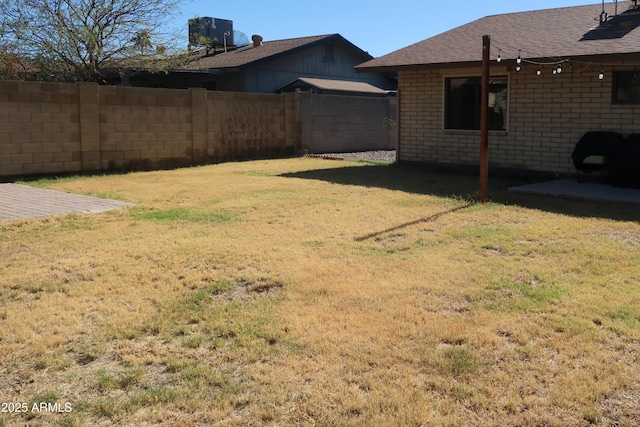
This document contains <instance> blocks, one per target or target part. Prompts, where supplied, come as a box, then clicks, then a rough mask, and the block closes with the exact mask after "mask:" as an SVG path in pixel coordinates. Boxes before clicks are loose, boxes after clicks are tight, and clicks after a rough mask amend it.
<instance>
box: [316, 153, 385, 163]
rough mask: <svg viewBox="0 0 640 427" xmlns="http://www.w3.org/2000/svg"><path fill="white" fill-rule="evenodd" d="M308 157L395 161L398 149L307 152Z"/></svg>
mask: <svg viewBox="0 0 640 427" xmlns="http://www.w3.org/2000/svg"><path fill="white" fill-rule="evenodd" d="M307 157H319V158H322V159H332V160H362V161H366V162H380V163H394V162H395V161H396V150H376V151H359V152H355V153H324V154H307Z"/></svg>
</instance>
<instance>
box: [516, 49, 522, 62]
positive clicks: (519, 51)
mask: <svg viewBox="0 0 640 427" xmlns="http://www.w3.org/2000/svg"><path fill="white" fill-rule="evenodd" d="M521 52H522V50H518V59H516V63H517V64H520V63H522V58H521V57H520V53H521Z"/></svg>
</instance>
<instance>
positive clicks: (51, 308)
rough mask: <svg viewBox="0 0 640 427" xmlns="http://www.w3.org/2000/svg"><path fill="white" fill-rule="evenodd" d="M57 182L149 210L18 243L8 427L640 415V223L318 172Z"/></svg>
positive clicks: (256, 170) (1, 379)
mask: <svg viewBox="0 0 640 427" xmlns="http://www.w3.org/2000/svg"><path fill="white" fill-rule="evenodd" d="M39 185H42V186H45V187H48V188H55V189H59V190H65V191H72V192H78V193H82V194H114V195H120V196H121V197H122V198H124V199H126V200H127V201H130V202H132V203H135V204H136V207H134V208H132V209H129V210H126V211H114V212H108V213H104V214H99V215H91V216H67V217H55V218H42V219H38V220H30V221H22V222H15V223H2V224H0V271H1V272H2V277H3V280H2V283H0V328H1V331H2V332H1V333H0V402H24V403H26V404H27V406H28V408H29V410H28V411H27V412H23V413H15V412H13V413H8V412H4V413H0V426H3V425H7V426H9V425H25V424H31V425H59V426H62V425H64V426H83V425H132V426H133V425H167V426H169V425H172V426H173V425H185V426H186V425H189V426H205V425H226V426H240V425H313V424H317V425H345V426H348V425H427V424H430V423H431V424H434V425H476V426H491V425H496V424H501V425H569V426H584V425H633V424H634V423H635V422H636V420H637V419H638V416H639V413H638V405H637V401H638V395H639V393H640V389H639V387H640V385H639V384H638V381H637V378H639V377H640V370H639V369H640V368H638V367H639V366H640V363H638V362H639V360H638V354H640V353H639V352H640V346H639V343H640V315H639V310H638V301H640V290H639V289H638V287H637V286H636V285H637V283H638V279H639V278H640V261H639V260H640V245H638V244H637V240H638V236H640V225H639V223H638V219H637V212H636V211H635V210H634V209H636V208H635V207H633V208H631V207H627V206H616V205H606V206H602V205H598V206H594V205H591V204H586V203H583V202H578V201H571V200H561V201H559V200H557V199H545V198H540V197H529V196H527V197H526V198H524V197H522V198H518V197H519V196H516V195H513V194H511V193H508V192H507V191H506V190H505V191H503V190H502V189H506V188H507V187H508V186H510V185H512V183H511V182H509V183H507V182H503V181H499V180H492V181H491V188H492V194H491V198H492V200H493V202H491V203H488V204H485V205H482V204H476V203H473V202H471V203H470V202H469V201H468V200H470V197H468V195H470V194H471V195H472V194H473V193H474V191H475V188H476V186H477V182H476V178H475V177H465V176H460V175H441V174H436V173H431V172H427V171H421V170H415V169H403V168H398V167H395V166H382V165H371V164H366V163H353V162H348V161H344V162H333V161H325V160H322V159H310V158H304V159H287V160H270V161H255V162H241V163H228V164H220V165H213V166H207V167H199V168H189V169H180V170H174V171H161V172H145V173H133V174H125V175H117V176H100V177H98V176H96V177H86V178H81V177H80V178H73V179H65V180H62V181H59V182H58V181H46V182H42V183H40V184H39ZM34 403H36V404H37V405H40V404H42V403H44V404H45V406H43V407H48V406H47V405H48V404H51V405H52V406H51V408H63V409H64V408H65V404H69V405H71V407H72V411H70V412H63V411H61V412H58V411H48V412H45V411H40V412H36V411H32V410H31V409H32V407H33V404H34ZM56 404H57V405H58V406H56ZM36 407H37V408H39V407H40V406H36Z"/></svg>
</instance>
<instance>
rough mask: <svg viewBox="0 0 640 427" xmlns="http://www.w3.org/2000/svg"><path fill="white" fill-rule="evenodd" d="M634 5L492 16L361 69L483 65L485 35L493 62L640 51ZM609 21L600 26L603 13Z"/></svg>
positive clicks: (639, 11)
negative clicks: (487, 37) (489, 39)
mask: <svg viewBox="0 0 640 427" xmlns="http://www.w3.org/2000/svg"><path fill="white" fill-rule="evenodd" d="M632 3H633V2H632V1H627V2H622V1H620V2H619V3H618V5H617V8H618V16H615V17H614V15H615V8H616V5H614V4H613V3H611V2H609V3H607V4H606V5H603V4H601V3H598V4H593V5H586V6H575V7H564V8H556V9H545V10H537V11H531V12H519V13H508V14H502V15H493V16H488V17H485V18H482V19H479V20H477V21H473V22H471V23H468V24H466V25H463V26H460V27H457V28H454V29H452V30H450V31H447V32H445V33H442V34H439V35H437V36H434V37H431V38H429V39H426V40H423V41H421V42H419V43H416V44H414V45H411V46H408V47H406V48H404V49H400V50H397V51H395V52H391V53H389V54H388V55H385V56H381V57H379V58H376V59H373V60H370V61H368V62H365V63H363V64H360V65H358V66H356V70H357V71H366V72H377V71H390V70H399V69H403V68H436V67H441V66H445V65H446V66H451V65H456V64H457V65H468V64H470V63H477V62H481V61H482V36H483V35H489V36H490V38H491V59H494V60H495V59H496V58H497V56H498V53H499V52H500V50H501V57H502V58H504V59H515V58H516V57H517V56H518V53H519V52H520V53H521V56H522V58H529V59H537V60H541V59H553V60H557V59H560V58H567V57H571V58H579V57H593V56H599V55H617V54H619V55H627V54H638V53H640V28H637V27H638V26H639V25H640V9H635V10H634V9H629V7H630V6H629V5H630V4H632ZM603 7H604V9H605V12H606V13H607V14H608V17H609V19H608V20H607V21H606V22H605V23H604V25H602V26H601V25H600V23H599V20H600V16H601V13H602V11H603Z"/></svg>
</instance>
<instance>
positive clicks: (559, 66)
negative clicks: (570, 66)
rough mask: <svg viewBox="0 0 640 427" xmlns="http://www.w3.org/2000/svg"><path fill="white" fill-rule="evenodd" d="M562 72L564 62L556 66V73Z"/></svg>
mask: <svg viewBox="0 0 640 427" xmlns="http://www.w3.org/2000/svg"><path fill="white" fill-rule="evenodd" d="M561 72H562V64H558V68H556V73H558V74H560V73H561Z"/></svg>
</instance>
